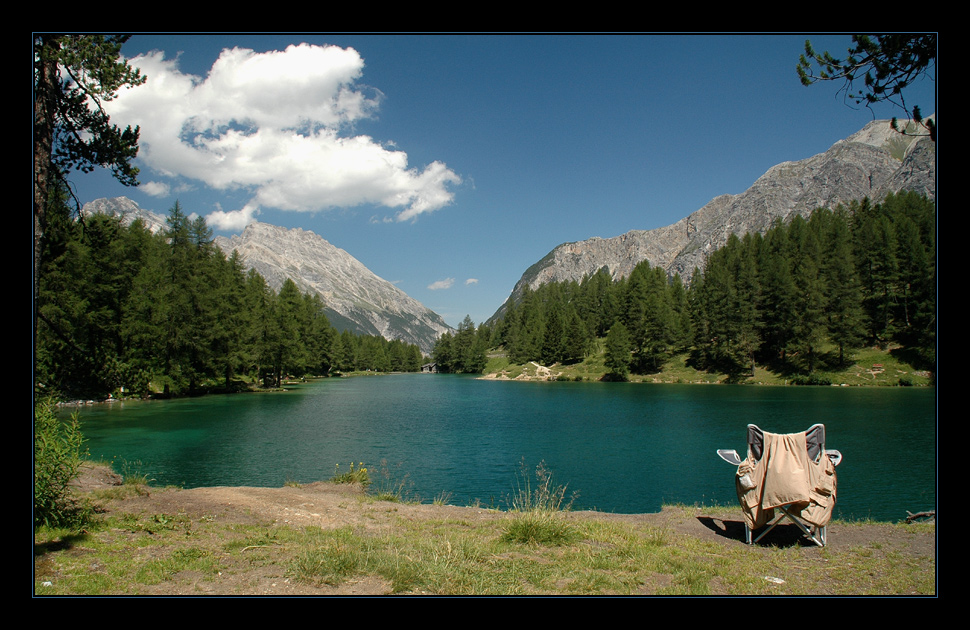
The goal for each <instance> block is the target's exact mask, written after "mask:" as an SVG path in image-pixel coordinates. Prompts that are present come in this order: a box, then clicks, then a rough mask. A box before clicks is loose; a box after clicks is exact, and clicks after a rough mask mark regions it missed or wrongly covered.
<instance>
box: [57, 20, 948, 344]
mask: <svg viewBox="0 0 970 630" xmlns="http://www.w3.org/2000/svg"><path fill="white" fill-rule="evenodd" d="M806 39H810V40H811V41H812V43H813V45H814V46H815V48H816V50H829V51H831V52H832V53H833V54H836V55H838V54H841V53H844V52H845V50H846V49H847V48H848V47H849V45H850V43H851V42H850V38H849V36H848V35H815V34H809V35H805V34H800V35H798V34H796V35H789V34H784V35H763V34H754V35H666V34H661V35H341V34H336V35H228V34H226V35H198V34H191V35H189V34H185V35H154V34H146V35H134V36H133V37H132V38H131V39H130V40H129V42H128V43H127V44H125V46H124V49H123V53H124V55H125V56H126V57H128V58H130V59H132V60H133V63H134V64H135V65H139V66H141V67H143V68H144V69H145V74H147V76H148V83H147V84H146V86H144V87H143V88H139V89H138V90H137V91H135V90H132V91H131V92H129V93H126V94H124V95H122V96H121V97H120V98H119V99H118V100H117V101H116V102H113V103H111V104H110V109H109V110H108V111H109V114H110V115H111V116H112V120H113V121H114V122H116V123H119V124H122V125H124V124H129V123H132V124H139V125H141V128H142V135H141V146H142V150H141V153H140V155H139V158H138V160H137V161H136V163H137V165H138V166H139V167H140V168H141V176H140V178H139V179H140V181H141V184H142V185H141V186H139V187H138V188H125V187H123V186H121V185H120V184H117V183H116V182H114V181H113V180H112V179H111V177H110V175H108V174H106V173H95V174H91V175H80V174H76V175H75V176H74V177H73V181H74V183H75V185H76V188H77V192H78V196H79V198H80V199H81V201H82V202H86V201H90V200H92V199H97V198H99V197H115V196H122V195H123V196H127V197H129V198H131V199H133V200H134V201H136V202H137V203H138V204H139V205H140V206H141V207H143V208H145V209H147V210H153V211H155V212H159V213H163V214H166V213H167V211H168V209H169V208H171V207H172V205H173V204H174V202H175V200H176V199H178V200H179V202H180V204H181V205H182V207H183V209H184V210H186V211H187V212H194V213H197V214H199V215H202V216H205V217H206V218H207V220H208V221H209V223H210V225H211V226H212V227H213V228H214V229H215V232H216V233H217V234H223V235H228V234H231V233H236V232H239V231H241V229H242V226H243V225H244V224H245V222H246V221H248V220H254V219H255V220H258V221H263V222H266V223H272V224H275V225H282V226H285V227H300V228H303V229H307V230H312V231H313V232H315V233H317V234H319V235H320V236H322V237H323V238H325V239H327V240H328V241H330V242H331V243H332V244H334V245H336V246H337V247H340V248H342V249H345V250H346V251H348V252H349V253H350V254H351V255H353V256H354V257H356V258H357V259H358V260H360V261H361V262H362V263H364V264H365V265H366V266H367V267H369V268H370V269H371V270H372V271H374V272H375V273H376V274H377V275H379V276H381V277H383V278H385V279H386V280H389V281H391V282H394V283H395V284H396V285H397V286H398V287H399V288H401V289H402V290H403V291H405V292H406V293H408V294H409V295H411V296H412V297H414V298H416V299H417V300H419V301H421V302H422V303H424V304H425V305H426V306H428V307H429V308H431V309H432V310H434V311H436V312H438V313H439V314H440V315H442V316H443V317H444V318H445V320H446V321H447V322H448V323H449V324H451V325H452V326H457V325H458V323H459V322H460V321H461V320H462V319H463V318H464V316H465V315H466V314H469V315H471V317H472V319H473V320H474V321H475V322H476V323H478V322H482V321H484V320H485V319H487V318H488V317H489V316H491V315H492V314H493V313H494V312H495V310H496V309H497V308H498V307H499V306H500V305H501V304H502V302H503V301H504V300H505V299H506V297H507V296H508V294H509V292H510V291H511V290H512V287H513V285H514V284H515V282H516V281H517V280H518V279H519V277H520V276H521V274H522V272H523V271H525V269H526V268H528V267H529V266H530V265H531V264H533V263H535V262H536V261H538V260H539V259H540V258H542V257H543V256H545V255H546V254H547V253H548V252H549V251H550V250H551V249H553V248H554V247H556V246H557V245H559V244H560V243H563V242H568V241H578V240H583V239H587V238H590V237H593V236H601V237H604V238H607V237H612V236H617V235H619V234H622V233H624V232H627V231H629V230H633V229H651V228H656V227H662V226H665V225H669V224H671V223H674V222H676V221H677V220H679V219H681V218H683V217H684V216H686V215H687V214H689V213H691V212H693V211H694V210H697V209H698V208H700V207H702V206H703V205H704V204H706V203H707V202H709V201H710V200H711V199H712V198H714V197H715V196H717V195H720V194H725V193H729V194H737V193H740V192H743V191H744V190H745V189H747V188H748V187H749V186H750V185H751V184H752V183H754V181H755V180H756V179H757V178H758V177H760V176H761V175H762V174H764V172H765V171H766V170H768V168H770V167H771V166H773V165H775V164H777V163H779V162H783V161H788V160H801V159H804V158H807V157H810V156H812V155H815V154H817V153H821V152H823V151H825V150H826V149H828V148H829V147H830V146H831V145H832V144H833V143H835V142H836V141H838V140H840V139H842V138H845V137H847V136H849V135H851V134H852V133H854V132H856V131H858V130H859V129H861V128H862V127H863V126H864V125H865V124H866V123H868V122H869V121H871V120H872V116H873V114H872V112H870V111H869V110H866V109H864V108H862V109H853V108H851V107H848V106H846V104H845V102H844V101H843V99H842V97H841V95H839V94H838V93H837V92H838V88H839V86H840V85H841V84H836V83H824V84H818V85H815V86H812V87H803V86H802V85H801V84H800V83H799V81H798V77H797V75H796V73H795V66H796V64H797V61H798V56H799V54H801V53H802V51H803V47H804V42H805V40H806ZM289 47H292V48H289ZM217 60H219V63H217ZM935 88H936V84H935V83H933V82H930V81H924V82H923V84H921V85H918V86H915V87H914V88H913V89H911V90H910V91H909V92H907V93H906V98H907V101H908V102H909V103H910V104H912V103H916V104H918V105H920V107H921V109H922V111H923V112H924V114H928V113H931V112H934V111H936V96H935V92H936V89H935ZM875 113H876V115H877V117H879V118H887V119H888V118H891V117H892V116H896V115H899V114H900V112H899V111H898V110H894V109H893V108H891V107H890V106H888V105H885V106H881V107H879V108H877V109H876V110H875Z"/></svg>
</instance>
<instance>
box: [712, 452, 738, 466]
mask: <svg viewBox="0 0 970 630" xmlns="http://www.w3.org/2000/svg"><path fill="white" fill-rule="evenodd" d="M717 454H718V456H719V457H720V458H721V459H723V460H724V461H726V462H727V463H729V464H731V465H732V466H740V465H741V461H742V460H741V457H739V456H738V452H737V451H736V450H734V449H733V448H730V449H728V448H719V449H717Z"/></svg>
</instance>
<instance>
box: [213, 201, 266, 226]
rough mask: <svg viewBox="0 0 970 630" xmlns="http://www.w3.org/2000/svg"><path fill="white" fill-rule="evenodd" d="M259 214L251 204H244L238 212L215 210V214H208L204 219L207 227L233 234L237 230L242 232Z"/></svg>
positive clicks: (256, 208)
mask: <svg viewBox="0 0 970 630" xmlns="http://www.w3.org/2000/svg"><path fill="white" fill-rule="evenodd" d="M257 214H259V208H258V207H256V206H254V205H253V204H246V206H244V207H243V208H241V209H240V210H233V211H231V212H226V211H224V210H216V211H215V212H210V213H209V214H207V215H206V217H205V222H206V223H207V224H208V225H209V227H213V228H215V229H217V230H226V231H228V232H235V231H237V230H242V229H243V228H245V227H246V226H247V225H249V224H250V223H252V222H253V221H254V220H255V217H256V215H257Z"/></svg>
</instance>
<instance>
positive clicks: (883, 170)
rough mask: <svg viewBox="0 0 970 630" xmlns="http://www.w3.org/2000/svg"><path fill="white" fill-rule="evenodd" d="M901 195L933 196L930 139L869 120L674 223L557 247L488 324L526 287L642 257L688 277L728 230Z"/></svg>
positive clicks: (618, 267)
mask: <svg viewBox="0 0 970 630" xmlns="http://www.w3.org/2000/svg"><path fill="white" fill-rule="evenodd" d="M934 118H935V117H934ZM901 190H910V191H915V192H918V193H921V194H924V195H926V196H927V197H928V198H931V199H933V198H935V193H936V146H935V144H934V143H933V142H932V141H931V140H929V138H917V137H912V136H903V135H901V134H899V133H897V132H895V131H892V129H891V128H890V125H889V121H886V120H877V121H873V122H871V123H869V124H868V125H866V126H865V127H864V128H863V129H862V130H860V131H858V132H857V133H855V134H853V135H852V136H850V137H848V138H846V139H844V140H840V141H839V142H836V143H835V144H834V145H832V147H831V148H829V149H828V150H827V151H826V152H824V153H820V154H818V155H815V156H812V157H810V158H807V159H804V160H800V161H797V162H782V163H781V164H777V165H775V166H773V167H771V168H770V169H768V171H767V172H766V173H765V174H764V175H762V176H761V177H760V178H758V180H757V181H755V182H754V184H752V185H751V187H750V188H749V189H748V190H746V191H744V192H743V193H740V194H737V195H720V196H718V197H715V198H714V199H712V200H711V201H710V202H709V203H708V204H707V205H705V206H704V207H702V208H700V209H699V210H697V211H695V212H693V213H691V214H690V215H688V216H687V217H684V218H683V219H681V220H680V221H678V222H676V223H674V224H672V225H668V226H665V227H661V228H657V229H654V230H631V231H630V232H627V233H625V234H621V235H620V236H616V237H613V238H599V237H593V238H590V239H587V240H584V241H577V242H572V243H563V244H562V245H559V246H557V247H556V248H554V249H553V250H552V251H551V252H549V253H548V254H546V256H544V257H543V258H542V259H541V260H539V261H538V262H536V263H535V264H533V265H532V266H531V267H529V268H528V269H527V270H526V271H525V273H523V274H522V277H521V278H520V279H519V281H518V282H517V283H516V285H515V287H514V289H513V290H512V293H511V295H510V297H509V298H508V300H507V301H506V302H505V304H503V305H502V306H501V307H500V308H499V309H498V311H496V313H495V314H494V315H493V316H492V317H491V318H490V321H494V320H495V319H498V318H500V317H501V316H502V314H503V313H504V312H505V308H506V305H507V304H509V303H510V301H515V300H517V299H518V298H519V297H520V296H521V294H522V291H523V290H524V288H525V287H526V286H528V287H529V288H531V289H535V288H537V287H539V286H540V285H542V284H545V283H547V282H562V281H570V280H576V281H581V280H582V279H583V277H584V276H586V275H592V274H594V273H596V272H597V271H598V270H600V269H602V268H603V267H606V268H607V269H608V270H609V271H610V273H611V275H612V276H613V278H614V279H617V278H622V277H625V276H627V275H629V274H630V272H631V271H633V268H634V267H636V265H637V264H639V263H640V262H642V261H644V260H648V261H650V264H651V265H652V266H659V267H662V268H663V269H664V270H666V271H667V274H668V275H669V276H673V275H674V274H680V276H681V277H682V278H684V279H685V280H689V279H690V276H691V275H692V274H693V272H694V269H695V268H699V269H703V267H704V262H705V260H706V257H707V255H708V254H709V253H710V252H713V251H714V250H716V249H717V248H719V247H721V246H723V245H724V244H725V243H726V242H727V239H728V237H729V236H730V235H731V234H732V233H734V234H737V235H739V236H741V235H743V234H746V233H748V232H761V233H764V232H766V231H767V230H768V229H769V228H770V227H771V225H772V223H773V222H774V221H775V220H776V219H782V220H787V219H789V218H791V217H792V216H794V215H796V214H798V215H802V216H808V215H809V214H811V212H812V211H813V210H815V209H816V208H819V207H828V208H835V207H836V206H838V205H839V204H848V203H849V202H850V201H853V200H861V199H863V198H864V197H869V198H870V199H875V200H881V199H883V198H885V196H886V195H887V194H888V193H891V192H892V193H896V192H899V191H901Z"/></svg>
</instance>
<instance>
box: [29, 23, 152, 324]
mask: <svg viewBox="0 0 970 630" xmlns="http://www.w3.org/2000/svg"><path fill="white" fill-rule="evenodd" d="M127 40H128V36H127V35H107V36H106V35H63V34H47V33H34V35H33V54H34V61H33V66H34V68H33V70H34V78H33V80H34V82H33V92H34V123H33V146H34V217H33V224H34V263H33V265H34V266H33V276H34V278H33V296H34V301H35V303H36V298H37V289H38V284H37V283H38V274H39V273H40V257H41V252H42V243H43V238H44V231H45V228H46V225H47V205H48V201H49V199H50V197H51V192H52V191H53V190H54V189H55V187H56V186H57V185H58V184H65V183H66V181H67V177H68V175H69V174H70V173H71V172H73V171H81V172H83V173H88V172H91V171H93V170H94V169H95V168H96V167H98V166H101V167H104V168H108V169H110V170H111V172H112V173H113V174H114V176H115V177H116V178H117V179H118V181H120V182H121V183H122V184H125V185H126V186H133V185H137V183H138V181H137V176H138V169H137V168H135V167H134V166H133V165H132V160H133V159H134V158H135V156H136V155H137V154H138V133H139V129H138V128H137V127H136V128H134V129H132V128H131V127H130V126H128V127H126V128H125V129H120V128H119V127H118V126H116V125H113V124H112V123H111V121H110V119H109V117H108V114H107V113H106V112H105V111H104V107H103V104H104V103H105V102H107V101H110V100H112V99H114V98H115V97H116V95H117V93H118V90H120V89H121V88H123V87H125V86H136V85H140V84H142V83H144V82H145V79H146V77H143V76H142V75H141V73H140V72H139V71H138V70H137V69H136V68H132V67H131V66H130V65H129V64H128V62H127V61H125V60H124V59H123V58H122V57H121V46H122V44H124V43H125V42H126V41H127ZM34 329H35V331H36V324H35V326H34Z"/></svg>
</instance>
